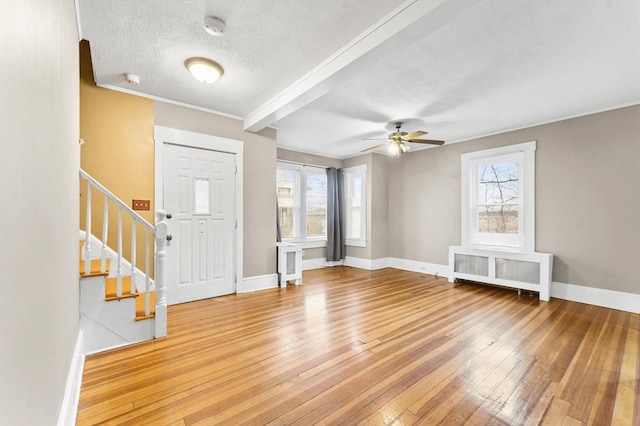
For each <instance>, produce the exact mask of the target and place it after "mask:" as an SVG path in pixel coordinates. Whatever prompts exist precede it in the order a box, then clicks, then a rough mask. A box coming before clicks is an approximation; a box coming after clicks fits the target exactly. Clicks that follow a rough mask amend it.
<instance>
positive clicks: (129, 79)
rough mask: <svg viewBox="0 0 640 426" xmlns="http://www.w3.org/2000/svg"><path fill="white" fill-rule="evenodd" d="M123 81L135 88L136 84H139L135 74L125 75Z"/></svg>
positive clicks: (138, 78)
mask: <svg viewBox="0 0 640 426" xmlns="http://www.w3.org/2000/svg"><path fill="white" fill-rule="evenodd" d="M124 81H126V82H127V83H129V84H130V85H132V86H137V85H138V84H140V77H139V76H137V75H135V74H131V73H125V74H124Z"/></svg>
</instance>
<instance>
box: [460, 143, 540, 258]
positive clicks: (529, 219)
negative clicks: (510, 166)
mask: <svg viewBox="0 0 640 426" xmlns="http://www.w3.org/2000/svg"><path fill="white" fill-rule="evenodd" d="M535 150H536V141H531V142H523V143H519V144H514V145H507V146H503V147H499V148H492V149H485V150H482V151H475V152H469V153H466V154H462V155H460V161H461V163H462V167H461V169H462V174H461V204H460V205H461V234H462V245H463V246H465V247H477V248H492V249H500V250H509V251H527V252H530V251H535ZM513 159H518V160H519V162H520V167H519V173H520V193H519V196H520V202H519V206H520V210H519V214H518V224H519V228H518V229H519V231H520V232H519V233H518V234H517V236H515V237H514V236H513V235H510V234H502V235H503V236H502V237H501V236H500V234H491V235H490V234H484V233H479V232H475V231H474V228H475V224H476V223H477V216H476V211H477V208H476V205H477V200H476V197H475V196H476V188H477V168H478V166H479V165H481V164H487V163H496V162H500V161H505V160H507V161H508V160H513Z"/></svg>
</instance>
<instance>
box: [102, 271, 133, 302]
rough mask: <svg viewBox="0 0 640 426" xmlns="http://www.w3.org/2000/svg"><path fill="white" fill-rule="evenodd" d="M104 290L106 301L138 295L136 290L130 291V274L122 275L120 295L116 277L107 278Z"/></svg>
mask: <svg viewBox="0 0 640 426" xmlns="http://www.w3.org/2000/svg"><path fill="white" fill-rule="evenodd" d="M104 290H105V291H104V292H105V297H104V300H107V301H111V300H120V299H126V298H129V297H138V292H137V291H134V292H133V294H132V293H131V276H126V277H122V296H118V278H107V280H106V281H105V284H104Z"/></svg>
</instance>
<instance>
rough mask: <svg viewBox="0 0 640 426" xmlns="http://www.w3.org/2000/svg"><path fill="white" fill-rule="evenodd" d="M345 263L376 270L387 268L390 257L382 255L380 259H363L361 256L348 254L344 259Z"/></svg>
mask: <svg viewBox="0 0 640 426" xmlns="http://www.w3.org/2000/svg"><path fill="white" fill-rule="evenodd" d="M344 265H345V266H351V267H353V268H360V269H367V270H369V271H374V270H376V269H382V268H387V267H388V266H389V258H388V257H381V258H379V259H361V258H359V257H351V256H347V257H345V259H344Z"/></svg>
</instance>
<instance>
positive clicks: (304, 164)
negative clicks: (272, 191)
mask: <svg viewBox="0 0 640 426" xmlns="http://www.w3.org/2000/svg"><path fill="white" fill-rule="evenodd" d="M277 161H278V163H289V164H297V165H299V166H306V167H317V168H319V169H328V168H330V166H320V165H318V164H309V163H301V162H299V161H290V160H280V159H278V160H277Z"/></svg>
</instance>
